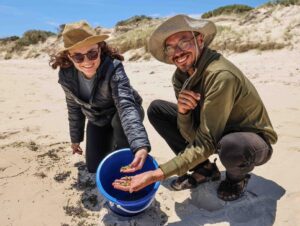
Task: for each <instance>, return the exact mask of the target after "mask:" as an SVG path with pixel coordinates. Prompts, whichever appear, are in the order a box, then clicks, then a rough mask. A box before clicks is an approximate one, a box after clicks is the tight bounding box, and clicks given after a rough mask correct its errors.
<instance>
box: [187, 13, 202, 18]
mask: <svg viewBox="0 0 300 226" xmlns="http://www.w3.org/2000/svg"><path fill="white" fill-rule="evenodd" d="M187 15H188V16H189V17H192V18H195V19H199V18H201V16H202V13H200V14H187Z"/></svg>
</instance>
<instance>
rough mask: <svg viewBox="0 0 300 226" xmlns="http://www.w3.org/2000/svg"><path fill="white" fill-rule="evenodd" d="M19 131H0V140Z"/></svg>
mask: <svg viewBox="0 0 300 226" xmlns="http://www.w3.org/2000/svg"><path fill="white" fill-rule="evenodd" d="M18 133H20V131H11V132H3V133H0V140H1V139H6V138H9V137H11V136H13V135H15V134H18Z"/></svg>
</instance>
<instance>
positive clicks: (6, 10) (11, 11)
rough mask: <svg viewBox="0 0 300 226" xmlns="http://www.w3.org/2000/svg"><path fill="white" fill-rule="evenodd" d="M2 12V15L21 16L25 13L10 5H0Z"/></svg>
mask: <svg viewBox="0 0 300 226" xmlns="http://www.w3.org/2000/svg"><path fill="white" fill-rule="evenodd" d="M0 13H1V14H2V15H9V16H21V15H24V13H23V12H22V11H21V10H19V9H18V8H15V7H12V6H8V5H0Z"/></svg>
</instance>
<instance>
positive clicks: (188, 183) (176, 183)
mask: <svg viewBox="0 0 300 226" xmlns="http://www.w3.org/2000/svg"><path fill="white" fill-rule="evenodd" d="M216 160H217V159H215V160H214V162H213V163H211V162H210V161H209V160H207V161H205V162H203V163H200V164H199V165H198V166H196V167H195V168H194V169H193V170H194V172H193V173H192V174H184V175H183V176H180V177H178V178H177V179H175V180H173V181H172V182H171V187H172V188H173V189H174V190H176V191H179V190H185V189H192V188H196V187H197V186H198V185H199V184H202V183H205V182H208V181H216V180H219V179H220V178H221V173H220V171H219V169H218V167H217V165H216Z"/></svg>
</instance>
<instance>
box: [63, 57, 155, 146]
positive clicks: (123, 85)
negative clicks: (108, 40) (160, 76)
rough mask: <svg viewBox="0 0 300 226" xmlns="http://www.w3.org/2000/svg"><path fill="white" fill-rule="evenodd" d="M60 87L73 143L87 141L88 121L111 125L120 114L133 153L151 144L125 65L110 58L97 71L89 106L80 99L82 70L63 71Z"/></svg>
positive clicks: (137, 98)
mask: <svg viewBox="0 0 300 226" xmlns="http://www.w3.org/2000/svg"><path fill="white" fill-rule="evenodd" d="M58 83H60V84H61V86H62V88H63V90H64V91H65V94H66V102H67V107H68V115H69V126H70V136H71V142H72V143H80V142H81V141H83V137H84V126H85V117H86V118H87V119H88V120H89V121H90V122H92V123H93V124H95V125H98V126H104V125H106V124H108V123H110V122H111V120H112V117H113V115H114V114H115V113H116V111H118V114H119V117H120V119H121V123H122V126H123V129H124V132H125V135H126V136H127V139H128V143H129V145H130V148H131V150H132V151H133V152H135V151H136V150H137V149H138V148H140V147H147V149H148V150H149V151H150V143H149V140H148V136H147V133H146V130H145V128H144V126H143V124H142V119H141V116H140V115H139V113H138V109H139V108H140V107H141V104H142V98H141V97H140V96H139V94H138V93H137V91H135V90H134V89H133V88H132V87H131V86H130V82H129V79H128V77H127V75H126V73H125V71H124V67H123V65H122V63H121V61H119V60H116V59H111V58H110V57H106V58H105V59H104V60H102V62H101V65H100V67H99V68H98V70H97V74H96V79H95V86H94V88H93V90H92V94H91V98H90V100H89V103H87V102H84V101H83V100H81V99H80V98H79V82H78V70H77V69H76V68H75V67H74V66H72V67H70V68H67V69H60V71H59V80H58Z"/></svg>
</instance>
